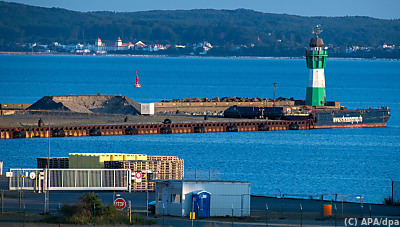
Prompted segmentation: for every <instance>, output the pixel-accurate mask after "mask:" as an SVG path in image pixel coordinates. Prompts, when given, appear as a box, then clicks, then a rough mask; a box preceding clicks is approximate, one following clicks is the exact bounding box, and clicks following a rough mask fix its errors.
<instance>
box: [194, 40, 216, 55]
mask: <svg viewBox="0 0 400 227" xmlns="http://www.w3.org/2000/svg"><path fill="white" fill-rule="evenodd" d="M212 48H213V46H212V45H211V43H209V42H206V41H203V42H200V43H198V44H196V45H195V46H194V48H193V50H194V51H198V52H199V54H201V55H206V54H207V52H208V51H209V50H210V49H212ZM199 50H200V51H199Z"/></svg>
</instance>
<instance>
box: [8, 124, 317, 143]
mask: <svg viewBox="0 0 400 227" xmlns="http://www.w3.org/2000/svg"><path fill="white" fill-rule="evenodd" d="M307 129H310V125H309V122H308V121H307V120H299V121H288V120H264V119H260V120H258V119H254V120H252V119H246V120H245V119H238V120H234V119H229V120H223V119H221V120H212V121H211V120H204V121H190V122H171V121H169V120H168V119H166V120H165V121H164V122H162V123H133V124H132V123H120V124H102V125H76V126H54V127H52V126H50V127H49V126H42V127H39V126H38V127H13V128H0V138H1V139H12V138H14V139H16V138H41V137H49V135H50V136H51V137H72V136H112V135H142V134H171V133H211V132H242V131H278V130H307Z"/></svg>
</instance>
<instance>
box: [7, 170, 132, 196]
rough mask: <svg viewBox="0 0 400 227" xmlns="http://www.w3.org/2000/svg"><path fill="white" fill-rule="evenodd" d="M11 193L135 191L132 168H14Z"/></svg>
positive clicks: (9, 174)
mask: <svg viewBox="0 0 400 227" xmlns="http://www.w3.org/2000/svg"><path fill="white" fill-rule="evenodd" d="M6 175H7V177H9V189H10V190H33V191H46V190H53V191H54V190H102V191H104V190H112V191H130V190H131V170H130V169H10V171H9V172H7V174H6Z"/></svg>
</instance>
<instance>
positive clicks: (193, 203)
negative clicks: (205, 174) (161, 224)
mask: <svg viewBox="0 0 400 227" xmlns="http://www.w3.org/2000/svg"><path fill="white" fill-rule="evenodd" d="M191 212H193V213H194V218H195V219H197V218H202V217H210V216H220V217H222V216H234V217H245V216H250V182H245V181H209V180H204V181H199V180H181V181H176V180H168V181H166V180H158V181H156V204H155V213H156V214H157V215H171V216H179V217H186V216H189V215H190V213H191Z"/></svg>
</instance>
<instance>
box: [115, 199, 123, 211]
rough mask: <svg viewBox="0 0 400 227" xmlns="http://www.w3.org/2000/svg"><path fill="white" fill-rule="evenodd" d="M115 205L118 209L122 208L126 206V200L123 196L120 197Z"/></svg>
mask: <svg viewBox="0 0 400 227" xmlns="http://www.w3.org/2000/svg"><path fill="white" fill-rule="evenodd" d="M114 206H115V208H117V209H118V210H122V209H124V208H125V206H126V202H125V200H124V199H123V198H118V199H116V200H115V201H114Z"/></svg>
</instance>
